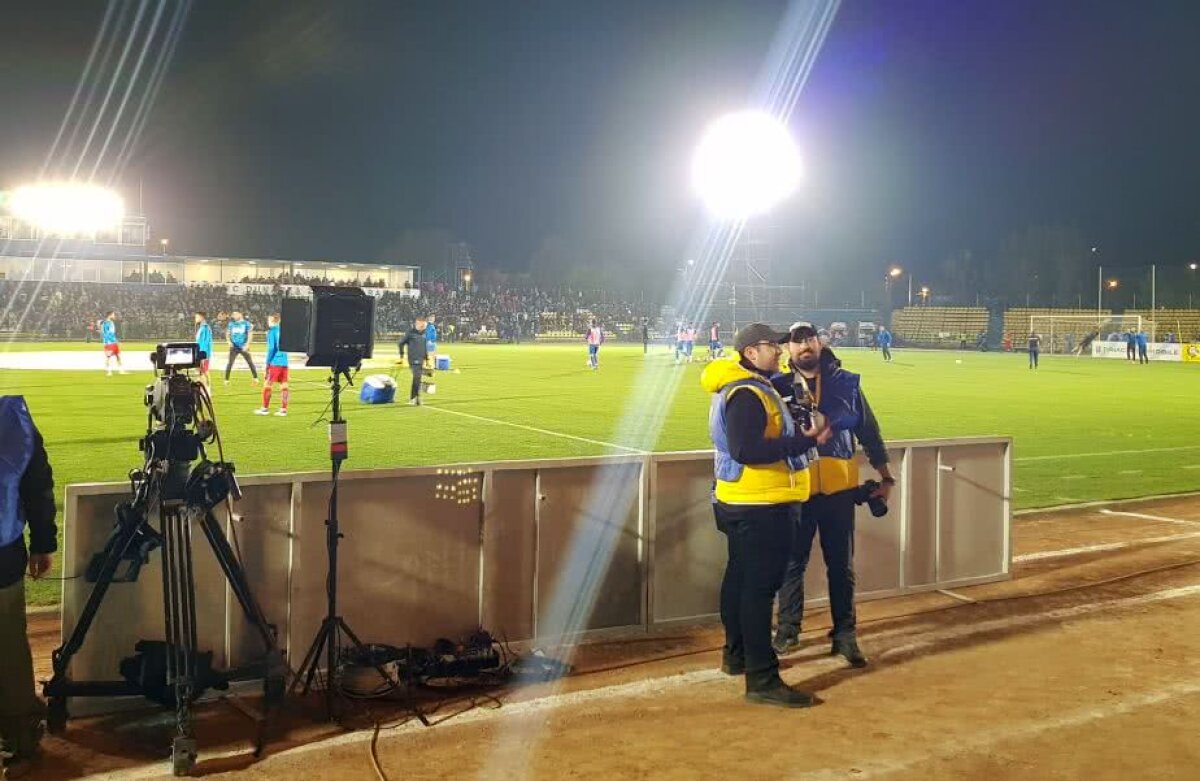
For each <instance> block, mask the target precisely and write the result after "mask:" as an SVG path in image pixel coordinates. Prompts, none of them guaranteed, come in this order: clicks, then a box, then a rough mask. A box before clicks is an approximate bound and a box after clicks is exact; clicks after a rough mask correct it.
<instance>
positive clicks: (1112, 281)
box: [1108, 279, 1121, 290]
mask: <svg viewBox="0 0 1200 781" xmlns="http://www.w3.org/2000/svg"><path fill="white" fill-rule="evenodd" d="M1120 285H1121V283H1120V282H1119V281H1118V280H1115V279H1110V280H1108V289H1109V290H1116V289H1117V288H1118V287H1120Z"/></svg>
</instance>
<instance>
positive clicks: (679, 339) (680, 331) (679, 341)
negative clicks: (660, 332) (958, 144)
mask: <svg viewBox="0 0 1200 781" xmlns="http://www.w3.org/2000/svg"><path fill="white" fill-rule="evenodd" d="M685 342H687V329H686V328H685V327H684V325H683V323H680V324H679V326H678V327H677V328H676V329H675V363H679V362H680V361H681V360H682V359H683V345H684V343H685Z"/></svg>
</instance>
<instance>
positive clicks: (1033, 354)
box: [1029, 350, 1038, 369]
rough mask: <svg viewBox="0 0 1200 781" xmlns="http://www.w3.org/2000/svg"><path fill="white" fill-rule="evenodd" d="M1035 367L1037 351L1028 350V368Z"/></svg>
mask: <svg viewBox="0 0 1200 781" xmlns="http://www.w3.org/2000/svg"><path fill="white" fill-rule="evenodd" d="M1037 367H1038V351H1037V350H1030V351H1029V368H1030V369H1036V368H1037Z"/></svg>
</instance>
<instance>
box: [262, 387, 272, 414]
mask: <svg viewBox="0 0 1200 781" xmlns="http://www.w3.org/2000/svg"><path fill="white" fill-rule="evenodd" d="M270 408H271V386H270V385H263V409H270Z"/></svg>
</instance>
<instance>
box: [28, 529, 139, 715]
mask: <svg viewBox="0 0 1200 781" xmlns="http://www.w3.org/2000/svg"><path fill="white" fill-rule="evenodd" d="M139 526H140V525H134V524H129V525H127V526H124V527H122V528H121V530H120V532H119V533H118V535H117V537H116V538H114V539H113V540H112V541H111V542H110V543H109V545H108V547H107V550H106V552H105V557H104V563H103V564H102V565H101V566H100V571H99V573H98V574H97V576H96V582H95V584H93V585H92V592H91V593H90V594H89V595H88V599H87V603H86V604H84V606H83V610H82V611H81V612H80V614H79V620H78V621H77V622H76V623H75V626H74V627H73V628H72V629H71V634H70V636H69V637H68V638H67V640H66V642H64V643H63V644H62V645H61V646H59V647H58V648H57V649H56V650H55V651H54V654H53V663H54V676H53V677H52V679H51V680H50V682H49V683H47V684H46V687H45V691H44V693H45V694H46V696H48V697H50V698H51V699H55V698H56V695H55V694H54V690H55V689H56V688H57V684H58V683H59V682H61V681H64V680H65V678H66V675H67V667H69V666H70V664H71V659H72V657H74V656H75V654H77V653H78V652H79V649H80V648H81V647H82V646H83V641H84V639H85V638H86V637H87V633H88V630H90V629H91V627H92V622H93V621H95V620H96V613H97V612H98V611H99V610H100V604H101V603H102V602H103V601H104V597H105V595H106V594H107V593H108V587H109V586H111V585H112V581H113V576H114V575H116V572H117V567H119V566H120V564H121V561H122V560H123V559H124V558H125V553H126V551H128V550H129V546H130V545H131V544H132V543H133V540H134V538H135V537H136V536H137V532H138V528H139ZM64 715H65V702H64Z"/></svg>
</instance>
